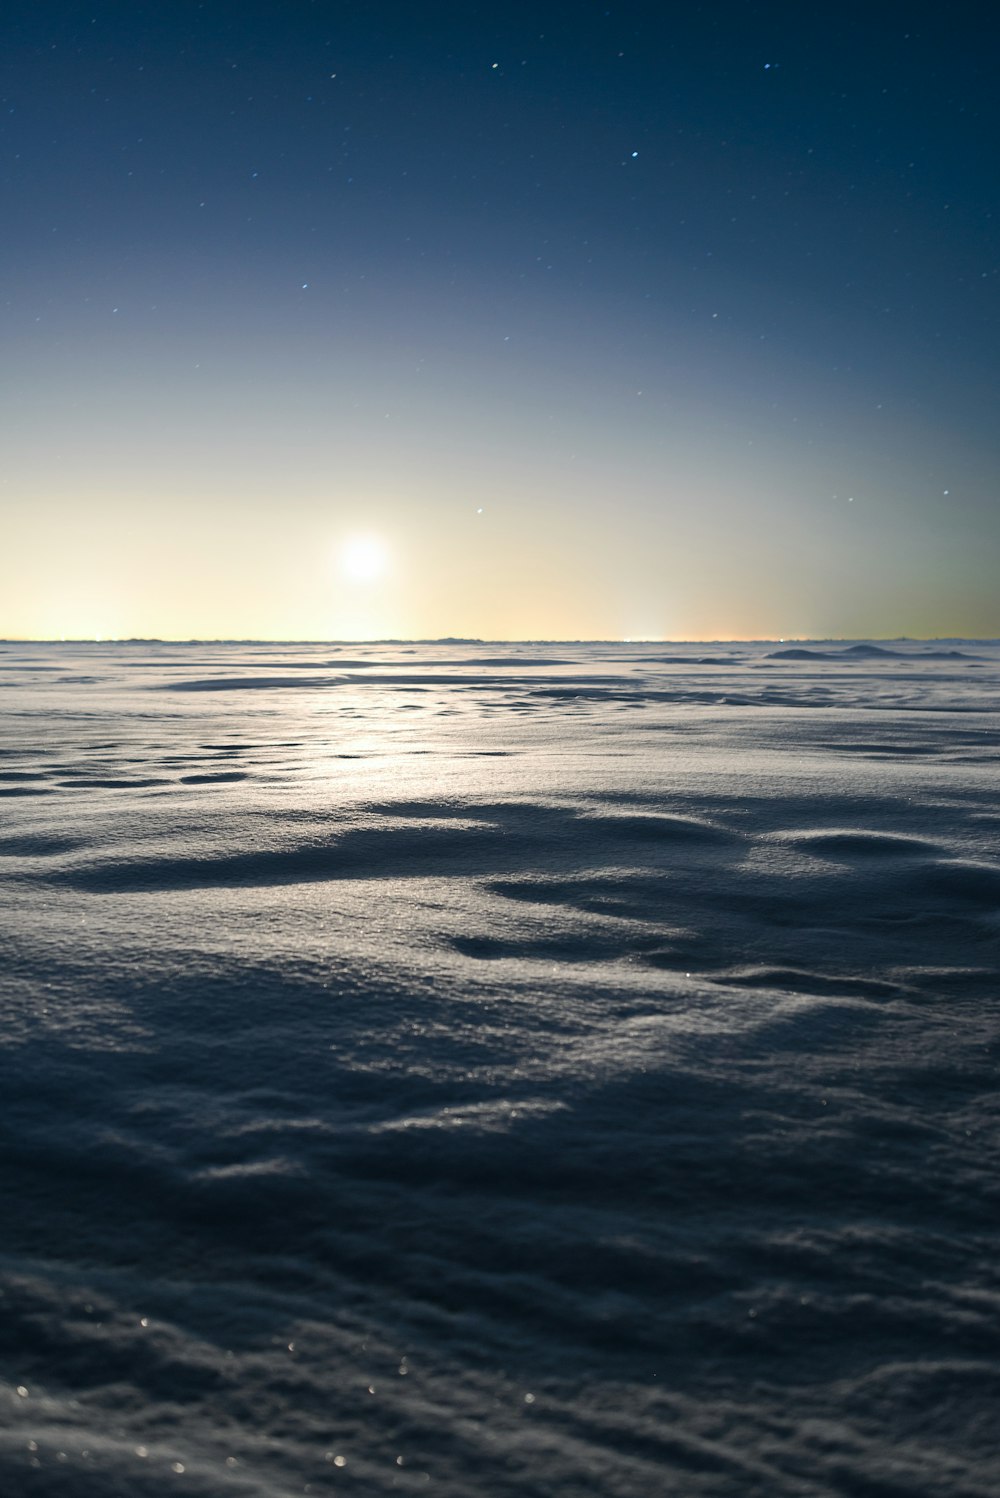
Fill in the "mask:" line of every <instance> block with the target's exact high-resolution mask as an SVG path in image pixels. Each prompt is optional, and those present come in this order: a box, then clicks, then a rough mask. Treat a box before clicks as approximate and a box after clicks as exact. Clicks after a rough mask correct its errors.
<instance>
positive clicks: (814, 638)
mask: <svg viewBox="0 0 1000 1498" xmlns="http://www.w3.org/2000/svg"><path fill="white" fill-rule="evenodd" d="M996 644H1000V636H996V635H780V636H779V635H757V636H754V637H753V638H750V637H745V638H728V639H723V638H715V639H704V640H670V639H666V638H664V639H651V638H649V637H636V638H627V639H626V638H623V637H620V636H618V637H604V638H602V637H600V636H595V637H593V638H584V637H582V636H581V637H576V638H573V637H569V636H567V637H564V638H558V637H554V636H546V637H544V638H543V637H535V638H533V637H531V636H527V635H525V636H523V637H518V638H513V637H506V638H491V639H486V638H484V637H481V636H478V635H436V636H432V637H418V636H406V635H393V636H385V637H379V638H373V639H370V640H344V639H316V640H308V639H302V640H299V639H269V638H267V637H266V636H262V635H261V636H258V635H233V636H225V635H218V636H214V637H207V636H205V637H201V636H197V635H192V636H189V637H182V636H177V637H176V638H173V637H166V636H163V635H123V636H121V637H111V636H109V637H107V638H98V637H94V638H91V637H89V636H87V635H78V636H73V637H71V638H69V637H67V638H64V637H61V636H60V637H59V638H58V639H57V638H55V637H54V636H50V637H48V638H45V637H39V638H28V637H18V636H15V635H2V636H0V646H5V645H322V646H328V647H336V648H340V647H341V646H344V647H347V648H349V649H351V650H356V649H357V648H358V647H359V646H366V645H533V646H537V645H629V646H636V645H651V646H661V645H669V646H692V647H698V646H702V645H791V646H796V645H801V646H806V645H843V646H847V647H851V646H864V645H996Z"/></svg>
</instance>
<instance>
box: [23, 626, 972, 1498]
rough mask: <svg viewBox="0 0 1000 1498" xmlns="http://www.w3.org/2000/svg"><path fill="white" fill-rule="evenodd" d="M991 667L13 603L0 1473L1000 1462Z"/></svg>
mask: <svg viewBox="0 0 1000 1498" xmlns="http://www.w3.org/2000/svg"><path fill="white" fill-rule="evenodd" d="M998 688H1000V647H998V645H997V644H996V643H995V642H994V643H983V642H954V643H952V642H948V643H946V644H935V645H933V646H931V645H922V644H918V643H910V642H903V643H891V644H884V643H883V644H866V645H862V646H851V645H843V644H838V643H818V644H808V645H803V646H799V645H796V646H787V647H786V646H782V645H779V644H770V645H769V644H760V645H719V644H713V645H710V646H706V645H701V646H676V645H670V646H666V645H656V646H653V645H648V646H639V645H627V644H625V645H623V644H618V645H586V646H584V645H566V644H560V645H558V646H544V645H537V644H530V645H524V646H500V645H494V644H491V645H479V644H476V645H459V644H454V643H449V644H445V645H439V646H407V645H384V646H358V645H351V646H344V647H339V648H338V647H335V646H331V645H316V646H296V645H273V646H260V645H241V644H236V645H214V646H204V645H174V646H165V645H157V644H149V643H133V644H128V645H110V644H109V645H92V646H81V645H76V646H70V645H67V646H41V645H17V644H7V645H5V646H0V691H2V702H3V719H2V727H0V909H2V920H0V1127H2V1131H3V1143H2V1149H0V1186H2V1194H3V1221H4V1229H3V1234H2V1239H0V1344H2V1356H0V1492H2V1493H4V1494H10V1495H14V1498H50V1495H52V1498H147V1495H152V1494H162V1493H176V1494H177V1495H179V1498H187V1495H205V1498H208V1495H213V1498H216V1495H221V1498H225V1495H229V1494H232V1495H234V1498H235V1495H247V1498H250V1495H253V1498H287V1495H291V1494H301V1493H314V1494H327V1493H331V1494H332V1493H336V1492H341V1491H343V1492H354V1493H356V1494H359V1495H362V1494H363V1495H365V1498H381V1495H383V1494H390V1493H391V1494H407V1493H429V1494H433V1495H435V1498H480V1495H481V1498H584V1495H587V1498H598V1495H600V1498H651V1495H654V1498H655V1495H660V1494H664V1495H675V1494H676V1495H678V1498H680V1495H683V1498H701V1495H705V1498H708V1495H711V1498H786V1495H787V1498H791V1495H795V1498H834V1495H836V1498H857V1495H861V1498H995V1494H996V1493H997V1492H998V1491H1000V1424H998V1422H997V1418H996V1411H997V1408H998V1407H1000V1258H998V1224H1000V1191H998V1185H997V1182H998V1179H1000V1170H998V1167H1000V1148H998V1144H1000V1103H998V1094H997V1087H996V1083H997V1072H996V1063H997V1051H998V1047H997V1041H998V1015H1000V1008H998V1000H1000V984H998V970H1000V963H998V946H1000V774H998V758H1000V756H998V748H1000V710H998V705H1000V694H998Z"/></svg>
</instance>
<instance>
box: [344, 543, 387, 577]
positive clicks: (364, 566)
mask: <svg viewBox="0 0 1000 1498" xmlns="http://www.w3.org/2000/svg"><path fill="white" fill-rule="evenodd" d="M339 561H340V571H341V573H342V574H343V575H344V577H348V578H350V579H351V581H352V582H356V583H370V582H374V581H375V579H376V578H379V577H381V576H382V574H383V573H384V572H386V571H387V569H388V566H389V553H388V550H387V549H386V546H385V543H384V541H380V540H379V538H378V536H351V537H350V539H349V540H347V541H345V542H344V543H343V545H342V546H341V548H340V558H339Z"/></svg>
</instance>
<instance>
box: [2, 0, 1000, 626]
mask: <svg viewBox="0 0 1000 1498" xmlns="http://www.w3.org/2000/svg"><path fill="white" fill-rule="evenodd" d="M983 14H984V13H983V12H982V11H981V10H978V11H977V10H975V9H973V8H963V7H958V8H955V7H953V8H951V9H946V8H939V7H933V8H932V7H929V6H917V7H904V6H886V7H877V8H876V10H875V13H874V14H872V13H870V12H869V11H868V10H867V9H866V8H863V7H860V6H858V7H849V8H847V9H843V8H841V9H839V10H837V11H836V12H833V11H831V12H828V13H827V14H825V15H822V16H816V15H812V14H807V13H806V11H805V10H804V9H803V8H800V7H798V6H795V7H793V6H754V5H738V4H724V5H716V6H705V7H693V8H688V9H686V10H677V11H676V13H675V12H674V11H673V10H672V9H671V8H664V7H659V6H652V5H648V6H647V5H622V6H617V7H616V6H610V7H609V6H605V5H588V4H574V5H544V4H543V5H541V6H531V7H528V6H517V5H515V6H510V5H505V6H504V7H503V8H502V10H501V9H495V8H490V7H485V6H480V7H469V6H449V5H431V6H429V7H427V8H421V7H415V6H392V5H385V4H377V3H376V4H374V5H372V6H361V5H341V4H330V3H324V0H316V3H312V4H308V3H295V4H285V5H279V4H241V5H235V4H230V3H212V0H206V3H204V4H202V5H196V4H185V3H177V4H170V5H166V4H157V5H152V4H121V5H91V6H83V5H67V4H35V5H30V6H29V5H18V4H15V5H8V6H7V7H5V11H4V21H3V23H2V25H3V35H4V46H3V58H4V64H3V84H2V98H3V103H2V110H3V113H2V116H0V118H2V121H3V135H2V141H0V147H2V171H3V213H2V217H3V224H4V232H3V246H2V255H3V262H4V277H3V281H4V286H5V294H4V298H3V306H2V315H3V324H4V332H5V337H4V344H5V347H6V349H7V354H6V356H5V371H4V376H5V387H4V388H5V390H6V391H8V392H9V398H8V401H7V406H8V411H9V412H10V414H11V416H12V437H13V444H12V445H13V452H12V458H13V461H12V463H11V465H10V467H9V470H8V477H7V481H6V483H5V490H4V492H5V493H6V495H7V498H8V502H9V504H10V508H11V512H12V514H14V515H15V517H16V527H15V536H16V538H17V539H18V541H19V543H20V556H19V560H18V571H17V587H16V589H15V594H14V601H13V603H12V604H11V610H12V612H11V614H10V617H8V618H4V619H0V632H4V633H28V634H50V633H54V634H58V633H66V632H70V633H90V632H92V631H93V632H100V630H102V629H103V630H104V631H105V632H107V633H118V632H122V633H133V632H142V633H160V634H176V633H182V634H190V633H200V632H205V633H241V634H242V633H261V634H277V635H295V634H300V633H306V634H309V635H315V634H322V633H326V632H333V633H344V632H346V633H358V632H362V633H363V632H365V631H366V629H368V628H371V629H372V630H374V631H375V632H377V633H381V632H384V630H387V629H391V630H392V632H399V633H412V634H424V633H429V632H430V633H436V632H441V633H445V632H451V631H454V632H462V633H478V634H508V635H517V634H538V633H546V634H570V635H581V634H602V635H604V634H612V635H614V634H618V633H650V634H656V635H659V634H665V635H673V636H677V637H679V636H685V635H687V636H692V635H694V636H697V635H700V634H707V633H712V634H716V633H720V632H721V633H727V634H728V633H732V634H734V635H736V634H757V633H773V634H797V633H837V634H840V633H843V634H853V633H898V632H905V633H920V634H934V633H971V632H975V633H994V634H995V633H1000V609H998V606H997V603H996V601H995V589H994V587H993V578H994V576H995V571H996V564H997V562H998V561H1000V545H998V541H1000V522H998V505H997V493H996V476H997V439H996V435H995V430H996V426H997V421H996V398H997V377H996V368H997V358H996V349H997V296H998V259H997V254H996V225H995V221H994V218H993V201H994V196H995V194H994V181H995V176H996V172H995V168H994V166H993V159H994V156H995V147H996V142H997V139H998V130H997V123H998V122H997V115H998V107H1000V106H998V102H997V99H998V91H997V89H996V86H995V79H994V77H993V76H992V72H991V68H990V61H991V52H992V48H991V37H990V36H989V35H987V34H986V33H985V31H984V29H983V22H982V16H983ZM977 18H978V25H977ZM848 506H850V509H848V508H847V507H848ZM81 517H86V523H85V524H84V523H83V522H82V520H81ZM360 531H363V532H365V533H366V534H367V533H370V534H371V535H373V536H374V537H376V538H377V539H378V541H379V544H380V545H381V546H382V547H383V548H384V552H385V557H386V559H387V568H386V576H385V578H384V579H383V580H382V583H381V584H378V585H373V584H372V583H371V582H369V584H368V586H367V592H366V593H365V595H364V597H363V598H361V597H360V596H359V595H358V590H357V588H356V586H354V584H351V585H350V586H349V585H348V584H347V583H346V582H345V581H344V579H342V578H339V577H338V574H337V569H336V565H335V564H331V565H329V566H327V567H325V568H323V567H318V566H316V565H315V558H316V557H317V556H319V555H320V554H321V553H322V554H325V553H326V552H330V554H331V555H335V553H336V547H337V545H338V544H339V541H340V539H341V538H342V537H343V536H346V535H348V533H350V534H355V533H359V532H360ZM126 532H127V533H128V534H126ZM129 537H131V540H130V539H129ZM331 549H332V550H331ZM185 556H186V557H187V558H188V572H190V567H191V559H192V557H196V561H195V562H194V568H195V573H196V578H195V580H194V581H193V582H192V583H191V585H190V590H189V592H188V591H185V588H184V587H183V586H178V584H177V581H176V579H177V571H178V567H179V559H180V558H181V557H185ZM164 559H166V561H167V562H169V563H170V565H169V566H166V563H165V560H164ZM390 559H391V562H392V565H391V567H389V566H388V562H389V560H390ZM390 577H391V579H392V581H391V586H390V582H389V579H390ZM171 578H173V579H174V581H173V583H171ZM352 587H353V589H354V591H353V592H352V591H351V588H352ZM380 589H381V592H380ZM5 591H7V592H8V593H9V589H7V588H5ZM262 592H266V594H267V597H268V600H269V601H268V604H267V607H266V608H262V607H261V595H262ZM208 599H212V600H213V602H212V606H211V607H210V606H209V604H208V602H207V600H208ZM60 610H61V612H60ZM57 616H58V617H57ZM102 621H103V623H102Z"/></svg>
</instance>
